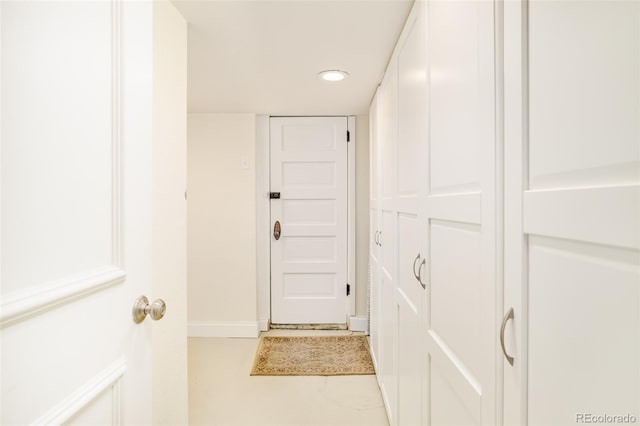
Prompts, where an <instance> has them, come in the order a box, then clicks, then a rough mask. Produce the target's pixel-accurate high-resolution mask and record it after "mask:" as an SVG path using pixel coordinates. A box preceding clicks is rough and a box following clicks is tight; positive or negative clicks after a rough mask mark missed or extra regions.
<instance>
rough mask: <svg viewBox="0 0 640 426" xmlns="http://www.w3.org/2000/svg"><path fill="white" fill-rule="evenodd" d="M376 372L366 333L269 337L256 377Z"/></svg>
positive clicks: (263, 342) (257, 362)
mask: <svg viewBox="0 0 640 426" xmlns="http://www.w3.org/2000/svg"><path fill="white" fill-rule="evenodd" d="M362 374H375V371H374V370H373V363H372V362H371V356H370V355H369V344H368V343H367V338H366V337H365V336H361V335H358V336H265V337H263V338H262V339H261V340H260V344H259V345H258V351H257V352H256V359H255V361H254V363H253V369H252V370H251V375H252V376H345V375H362Z"/></svg>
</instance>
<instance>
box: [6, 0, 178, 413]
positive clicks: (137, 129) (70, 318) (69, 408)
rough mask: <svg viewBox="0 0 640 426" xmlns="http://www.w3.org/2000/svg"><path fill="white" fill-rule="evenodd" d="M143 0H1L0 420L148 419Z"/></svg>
mask: <svg viewBox="0 0 640 426" xmlns="http://www.w3.org/2000/svg"><path fill="white" fill-rule="evenodd" d="M153 7H154V6H153V4H152V3H151V2H120V1H92V2H2V3H1V4H0V13H1V26H2V41H1V43H2V64H1V66H2V83H1V88H2V95H1V97H2V150H1V159H2V191H1V193H2V210H1V232H2V252H1V261H2V262H1V265H2V270H1V277H2V282H1V296H2V297H1V305H0V327H1V370H2V371H1V375H0V376H1V379H0V380H1V383H0V389H1V396H0V398H1V399H0V404H1V410H0V411H1V414H0V423H2V424H7V425H17V424H83V425H86V424H112V425H119V424H139V425H143V424H152V423H153V416H152V360H153V359H152V358H153V357H152V345H151V330H152V328H153V326H154V325H157V323H154V322H153V321H151V320H150V319H147V320H146V321H144V322H143V323H141V324H135V323H134V321H133V318H132V307H133V303H134V300H135V299H136V298H137V297H138V296H140V295H146V296H148V297H149V298H150V299H151V301H153V300H154V299H156V298H158V297H163V295H160V294H153V293H152V289H153V286H152V270H153V268H152V264H153V250H152V246H153V240H152V235H153V196H152V194H153V192H152V189H153V140H152V98H153V85H152V75H153V37H152V34H153ZM182 141H184V139H182ZM165 173H170V171H169V169H167V170H165ZM179 178H182V179H183V177H179ZM181 192H182V191H181ZM181 202H182V203H184V200H181ZM183 205H184V204H182V206H183ZM167 268H168V269H170V267H168V266H167ZM169 272H171V271H169ZM177 278H178V279H179V278H180V276H179V275H178V277H177ZM173 284H174V285H184V282H174V283H173ZM167 302H168V309H167V315H171V314H172V313H171V309H172V308H171V301H170V300H167ZM183 326H184V325H183ZM179 330H180V329H179V328H176V331H175V332H173V333H174V334H172V335H173V336H182V338H184V332H181V331H179ZM164 350H165V351H169V352H171V351H174V350H176V349H175V348H174V347H173V346H171V345H170V346H167V347H165V348H164ZM172 383H174V384H175V383H180V380H178V379H177V380H174V381H172ZM182 383H185V384H186V381H185V382H182ZM178 394H179V392H178ZM182 395H183V398H186V392H184V393H183V394H182ZM177 404H178V405H179V406H180V407H183V406H186V403H185V400H184V399H183V400H180V401H177ZM181 413H182V411H181ZM185 420H186V413H185V416H183V417H181V421H185ZM158 423H159V422H158Z"/></svg>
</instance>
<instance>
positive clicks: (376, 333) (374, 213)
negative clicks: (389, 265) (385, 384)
mask: <svg viewBox="0 0 640 426" xmlns="http://www.w3.org/2000/svg"><path fill="white" fill-rule="evenodd" d="M379 124H380V119H379V118H378V93H377V92H376V96H375V97H374V98H373V102H371V106H370V107H369V138H370V144H369V232H370V234H369V270H370V274H371V276H370V282H369V285H370V288H369V295H370V299H369V309H370V311H369V345H370V347H371V356H372V359H373V363H374V365H375V368H376V371H379V366H380V363H379V359H380V266H381V265H380V250H379V249H380V247H379V245H378V244H379V236H380V227H379V222H380V194H379V190H380V182H381V180H382V176H381V174H380V164H379V163H380V138H379V135H378V134H379V131H378V127H379Z"/></svg>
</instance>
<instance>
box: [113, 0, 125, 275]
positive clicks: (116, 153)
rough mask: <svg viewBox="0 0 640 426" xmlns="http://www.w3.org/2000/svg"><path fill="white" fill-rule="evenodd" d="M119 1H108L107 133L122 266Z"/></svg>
mask: <svg viewBox="0 0 640 426" xmlns="http://www.w3.org/2000/svg"><path fill="white" fill-rule="evenodd" d="M121 6H122V5H121V0H112V3H111V21H112V39H111V49H112V50H111V52H112V53H111V56H112V68H111V69H112V71H111V73H112V75H111V78H112V84H111V87H112V89H111V90H112V93H111V114H112V129H111V132H112V136H111V162H112V164H111V170H112V172H111V185H112V186H111V191H112V195H111V200H112V201H111V203H112V205H111V209H112V210H111V219H112V220H111V224H112V225H111V227H112V228H111V232H112V234H111V235H112V237H111V238H112V241H111V243H112V244H111V247H112V248H111V250H112V252H111V262H112V263H113V265H115V266H118V267H120V268H121V269H124V235H123V229H124V228H123V226H122V223H123V208H122V207H123V202H122V195H123V190H122V182H123V164H122V85H121V81H122V76H121V74H122V61H121V57H122V42H121V35H122V7H121Z"/></svg>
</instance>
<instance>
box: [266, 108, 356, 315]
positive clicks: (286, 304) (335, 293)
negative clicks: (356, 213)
mask: <svg viewBox="0 0 640 426" xmlns="http://www.w3.org/2000/svg"><path fill="white" fill-rule="evenodd" d="M270 125H271V133H270V146H271V191H272V194H273V193H278V194H279V195H277V196H276V197H277V198H273V197H272V199H271V232H272V235H271V322H272V323H275V324H345V323H346V321H347V313H348V304H347V293H346V291H347V189H348V187H347V183H348V182H347V117H278V118H271V120H270Z"/></svg>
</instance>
